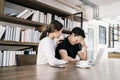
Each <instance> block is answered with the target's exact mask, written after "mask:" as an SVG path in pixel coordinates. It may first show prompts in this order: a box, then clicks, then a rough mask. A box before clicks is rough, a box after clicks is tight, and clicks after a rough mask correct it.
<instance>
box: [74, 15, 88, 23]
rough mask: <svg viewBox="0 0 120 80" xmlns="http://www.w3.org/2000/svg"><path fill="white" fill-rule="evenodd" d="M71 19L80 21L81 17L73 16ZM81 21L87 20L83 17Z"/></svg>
mask: <svg viewBox="0 0 120 80" xmlns="http://www.w3.org/2000/svg"><path fill="white" fill-rule="evenodd" d="M73 20H74V21H77V22H80V21H81V17H79V16H74V17H73ZM83 21H88V20H87V19H85V18H83Z"/></svg>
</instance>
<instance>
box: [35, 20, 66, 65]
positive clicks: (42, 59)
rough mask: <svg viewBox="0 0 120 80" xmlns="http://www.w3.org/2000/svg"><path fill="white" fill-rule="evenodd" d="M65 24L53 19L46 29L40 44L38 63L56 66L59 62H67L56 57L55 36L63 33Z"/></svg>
mask: <svg viewBox="0 0 120 80" xmlns="http://www.w3.org/2000/svg"><path fill="white" fill-rule="evenodd" d="M62 28H63V25H62V24H61V23H60V22H59V21H57V20H54V21H52V22H51V23H50V24H49V25H48V26H47V29H46V31H44V32H42V34H41V37H40V42H39V46H38V54H37V65H40V64H49V65H51V66H55V65H58V64H65V63H66V62H65V61H64V60H59V59H56V58H55V46H56V45H57V44H56V42H55V38H58V37H59V36H60V35H61V33H62Z"/></svg>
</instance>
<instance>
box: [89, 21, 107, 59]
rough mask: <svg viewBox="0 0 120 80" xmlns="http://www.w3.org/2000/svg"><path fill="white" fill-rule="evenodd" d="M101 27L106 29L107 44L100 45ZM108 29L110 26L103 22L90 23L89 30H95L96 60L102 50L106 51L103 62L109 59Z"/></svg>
mask: <svg viewBox="0 0 120 80" xmlns="http://www.w3.org/2000/svg"><path fill="white" fill-rule="evenodd" d="M99 25H101V26H104V27H106V44H100V43H99ZM108 27H109V24H107V23H105V22H103V21H99V20H98V21H97V20H91V21H89V22H88V28H92V29H94V59H95V58H96V56H97V53H98V51H99V49H100V48H104V49H105V51H104V54H103V56H102V60H104V59H108Z"/></svg>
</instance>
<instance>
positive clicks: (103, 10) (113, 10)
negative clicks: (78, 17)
mask: <svg viewBox="0 0 120 80" xmlns="http://www.w3.org/2000/svg"><path fill="white" fill-rule="evenodd" d="M119 9H120V1H119V2H116V3H112V4H109V5H104V6H99V16H100V18H115V17H116V16H120V10H119ZM86 11H87V16H88V19H93V10H92V8H91V7H90V8H89V9H87V10H86Z"/></svg>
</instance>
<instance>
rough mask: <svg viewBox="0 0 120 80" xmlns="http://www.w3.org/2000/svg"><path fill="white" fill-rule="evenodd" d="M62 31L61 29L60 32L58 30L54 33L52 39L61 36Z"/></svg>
mask: <svg viewBox="0 0 120 80" xmlns="http://www.w3.org/2000/svg"><path fill="white" fill-rule="evenodd" d="M62 30H63V29H61V30H59V31H57V30H56V31H55V32H54V34H55V35H54V37H55V38H59V37H60V35H61V34H62Z"/></svg>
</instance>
